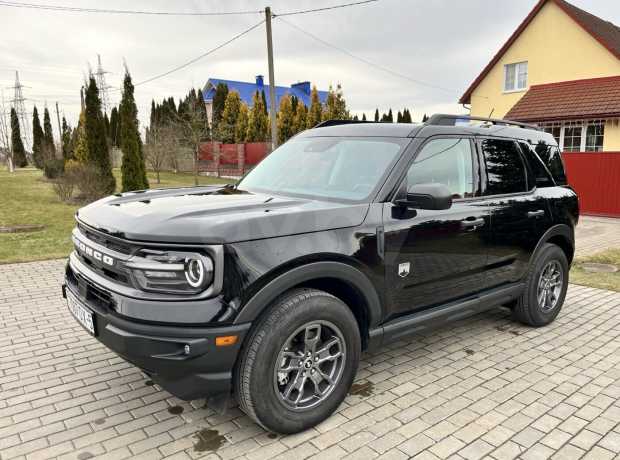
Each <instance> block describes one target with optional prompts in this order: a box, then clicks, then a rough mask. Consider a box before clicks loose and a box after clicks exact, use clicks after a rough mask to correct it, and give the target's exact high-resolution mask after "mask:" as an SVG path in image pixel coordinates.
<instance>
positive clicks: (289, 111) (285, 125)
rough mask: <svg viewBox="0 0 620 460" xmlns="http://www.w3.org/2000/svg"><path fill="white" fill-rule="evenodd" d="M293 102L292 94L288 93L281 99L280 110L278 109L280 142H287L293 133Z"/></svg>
mask: <svg viewBox="0 0 620 460" xmlns="http://www.w3.org/2000/svg"><path fill="white" fill-rule="evenodd" d="M293 121H294V114H293V103H292V101H291V96H289V95H288V94H286V95H285V96H283V97H282V98H281V99H280V110H278V144H283V143H285V142H286V141H287V140H288V139H289V138H290V137H291V136H292V135H293V134H294V133H293Z"/></svg>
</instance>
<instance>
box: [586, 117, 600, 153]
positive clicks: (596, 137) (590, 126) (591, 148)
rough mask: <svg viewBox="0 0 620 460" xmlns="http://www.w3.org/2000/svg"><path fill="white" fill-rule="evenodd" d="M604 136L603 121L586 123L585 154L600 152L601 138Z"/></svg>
mask: <svg viewBox="0 0 620 460" xmlns="http://www.w3.org/2000/svg"><path fill="white" fill-rule="evenodd" d="M604 134H605V120H589V121H588V122H587V123H586V139H585V141H586V145H585V151H586V152H601V151H602V150H603V136H604Z"/></svg>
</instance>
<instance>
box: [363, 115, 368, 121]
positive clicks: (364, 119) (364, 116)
mask: <svg viewBox="0 0 620 460" xmlns="http://www.w3.org/2000/svg"><path fill="white" fill-rule="evenodd" d="M362 121H367V120H366V114H365V113H363V114H362Z"/></svg>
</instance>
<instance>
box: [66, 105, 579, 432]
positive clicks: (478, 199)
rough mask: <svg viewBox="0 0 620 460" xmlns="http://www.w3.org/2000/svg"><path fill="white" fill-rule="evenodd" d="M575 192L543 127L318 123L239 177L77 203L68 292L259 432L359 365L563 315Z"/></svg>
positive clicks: (77, 305)
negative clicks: (453, 337)
mask: <svg viewBox="0 0 620 460" xmlns="http://www.w3.org/2000/svg"><path fill="white" fill-rule="evenodd" d="M578 216H579V212H578V201H577V196H576V195H575V193H574V192H573V190H572V189H571V188H570V187H569V186H568V185H567V182H566V177H565V175H564V168H563V164H562V159H561V156H560V152H559V149H558V146H557V144H556V142H555V141H554V138H553V137H552V135H551V134H548V133H545V132H543V131H540V130H538V129H536V128H535V127H533V126H528V125H522V124H518V123H513V122H508V121H505V120H492V119H476V118H473V117H460V116H451V115H435V116H433V117H431V118H430V120H429V121H427V122H426V123H424V124H391V123H352V122H336V121H333V122H325V123H323V124H321V125H319V126H318V127H317V128H315V129H311V130H308V131H305V132H303V133H301V134H299V135H297V136H295V137H294V138H293V139H291V140H290V141H288V142H287V143H285V144H284V145H282V146H281V147H279V148H278V149H276V150H275V151H274V152H273V153H271V154H270V155H269V156H268V157H267V158H265V159H264V160H263V161H262V162H261V163H260V164H259V165H258V166H257V167H256V168H254V169H253V170H252V171H251V172H250V173H249V174H247V175H246V176H245V177H244V178H243V179H242V180H241V181H240V182H239V183H238V184H237V185H235V186H231V185H227V186H208V187H192V188H177V189H162V190H149V191H137V192H128V193H122V194H117V195H114V196H110V197H107V198H104V199H102V200H99V201H97V202H95V203H92V204H90V205H88V206H86V207H84V208H82V209H80V210H79V211H78V213H77V215H76V220H77V226H76V228H75V229H74V231H73V242H74V245H75V250H74V251H73V252H72V254H71V255H70V257H69V261H68V264H67V267H66V280H65V286H63V292H64V294H65V296H66V298H67V301H68V305H69V309H70V311H71V312H72V313H73V315H74V316H75V318H76V319H77V320H78V321H79V322H80V323H81V324H82V325H83V326H84V328H85V329H86V330H87V331H88V332H89V333H90V334H92V335H93V336H95V337H96V338H97V339H98V340H99V341H101V342H102V343H103V344H105V345H106V346H107V347H109V348H110V349H111V350H113V351H114V352H116V353H117V354H118V355H120V356H121V357H123V358H124V359H126V360H127V361H129V362H131V363H133V364H135V365H136V366H138V367H139V368H140V369H142V370H143V371H144V372H145V373H146V374H147V375H149V376H151V378H152V379H153V380H154V381H155V382H157V383H158V384H160V385H161V387H163V388H164V389H166V390H168V391H169V392H170V393H172V394H174V395H176V396H178V397H180V398H183V399H195V398H201V397H206V398H209V404H211V405H212V406H213V407H216V408H224V407H226V404H227V402H228V398H229V396H230V395H234V396H235V397H236V398H237V400H238V402H239V404H240V406H241V408H242V409H243V410H244V411H245V412H246V413H247V414H248V415H249V416H250V417H251V418H252V419H254V420H255V421H256V422H257V423H259V424H260V425H262V426H263V427H265V428H266V429H268V430H272V431H276V432H280V433H293V432H298V431H301V430H304V429H306V428H308V427H311V426H313V425H315V424H317V423H319V422H321V421H322V420H324V419H325V418H326V417H328V416H329V415H330V414H331V413H332V412H333V411H334V410H335V409H336V408H337V407H338V405H339V404H340V403H341V402H342V400H343V399H344V397H345V395H346V394H347V391H348V390H349V388H350V386H351V384H352V382H353V379H354V377H355V374H356V370H357V366H358V362H359V359H360V353H361V352H362V351H363V350H368V349H375V348H376V347H378V346H381V345H383V344H386V343H388V342H390V341H394V340H398V339H403V338H406V337H414V338H415V335H416V334H418V333H419V332H421V331H424V330H426V329H428V328H430V327H433V326H437V325H443V324H447V323H450V322H453V321H456V320H459V319H461V318H463V317H466V316H468V315H473V314H477V313H479V312H482V311H484V310H487V309H490V308H494V307H497V306H500V305H503V306H505V307H508V308H510V309H512V312H513V315H514V317H515V318H516V319H517V320H518V321H520V322H522V323H524V324H527V325H530V326H534V327H538V326H544V325H546V324H549V323H550V322H551V321H553V320H554V318H555V317H556V316H557V315H558V313H559V312H560V309H561V308H562V304H563V302H564V297H565V295H566V289H567V283H568V271H569V266H570V264H571V261H572V259H573V253H574V228H575V225H576V224H577V220H578Z"/></svg>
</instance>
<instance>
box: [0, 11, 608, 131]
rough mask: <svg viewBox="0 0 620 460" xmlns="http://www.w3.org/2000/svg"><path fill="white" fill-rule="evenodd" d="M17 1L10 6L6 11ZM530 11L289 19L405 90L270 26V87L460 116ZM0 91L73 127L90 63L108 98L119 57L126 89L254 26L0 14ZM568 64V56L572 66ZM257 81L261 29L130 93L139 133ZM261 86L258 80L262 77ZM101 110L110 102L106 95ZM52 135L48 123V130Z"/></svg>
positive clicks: (279, 25)
mask: <svg viewBox="0 0 620 460" xmlns="http://www.w3.org/2000/svg"><path fill="white" fill-rule="evenodd" d="M17 1H21V0H17ZM32 1H36V2H37V3H47V4H50V5H66V6H80V7H92V8H112V9H128V8H131V9H142V10H157V11H185V12H212V11H238V10H260V9H262V8H264V7H265V6H267V5H271V7H272V10H273V12H274V13H276V14H277V13H278V12H284V11H290V10H297V9H304V8H316V7H321V6H330V5H335V4H339V3H347V2H348V1H350V0H313V1H306V0H304V1H295V2H293V1H285V0H272V1H263V0H260V1H251V0H228V1H226V2H222V1H213V0H201V1H198V0H181V1H175V2H172V1H165V0H149V1H145V0H133V1H131V2H126V1H121V0H108V1H106V2H100V1H99V2H98V1H94V0H79V1H78V0H73V1H71V0H32ZM535 3H536V0H519V1H511V0H501V1H500V0H469V1H467V2H463V1H456V0H432V1H429V0H426V1H422V0H379V1H378V2H376V3H371V4H367V5H362V6H354V7H350V8H343V9H337V10H331V11H326V12H318V13H312V14H303V15H295V16H288V17H286V18H285V19H286V20H287V21H289V22H291V23H294V24H295V25H297V26H299V27H301V28H303V29H305V30H307V31H309V32H311V33H313V34H315V35H317V36H319V37H320V38H321V39H322V40H324V41H326V42H328V43H330V44H333V45H335V46H338V47H340V48H343V49H345V50H347V51H349V52H351V53H353V54H355V55H358V56H360V57H362V58H364V59H366V60H368V61H372V62H374V63H377V64H379V65H381V66H383V67H385V68H388V69H390V70H392V71H393V72H396V73H399V74H403V75H406V76H407V77H409V78H410V79H413V80H417V81H419V82H425V83H428V84H430V85H432V86H434V87H438V88H441V89H438V88H433V87H429V86H424V85H423V84H420V83H415V82H413V81H409V80H406V79H404V78H400V77H398V76H395V75H392V74H390V73H386V72H384V71H383V70H381V69H379V68H375V67H371V66H369V65H367V64H364V63H362V62H359V61H356V60H355V59H352V58H351V57H349V56H347V55H345V54H342V53H341V52H339V51H337V50H336V49H333V48H330V47H328V46H326V45H325V44H322V43H319V42H317V41H315V40H313V39H312V38H311V37H308V36H307V35H304V34H302V33H300V32H299V31H298V30H295V29H293V28H291V27H290V26H289V25H288V24H286V23H284V22H282V21H281V20H278V19H275V20H274V22H273V35H274V55H275V79H276V84H278V85H290V84H291V83H294V82H297V81H303V80H309V81H311V82H312V83H313V84H316V85H317V87H318V88H319V89H327V88H328V86H329V85H330V84H334V85H335V84H336V83H340V84H342V87H343V90H344V94H345V97H346V100H347V104H348V106H349V108H350V109H351V110H352V112H354V113H358V114H361V113H362V112H365V113H366V115H367V116H369V117H371V116H372V114H373V113H374V110H375V107H378V108H379V110H380V111H387V109H388V108H390V107H391V108H392V110H393V111H394V113H396V111H397V110H399V109H401V108H402V107H404V106H406V107H408V108H410V109H411V112H412V115H413V118H414V121H418V120H419V119H420V118H421V117H422V115H423V114H424V113H427V114H431V113H433V112H440V111H447V112H455V111H456V112H461V111H462V107H460V106H459V105H458V104H457V103H456V102H457V100H458V98H459V96H460V95H461V94H462V92H463V91H464V90H465V89H466V87H467V86H468V85H469V84H470V82H471V81H472V80H473V79H474V78H475V77H476V76H477V74H478V73H479V72H480V70H481V69H482V67H483V66H484V65H486V63H487V62H488V61H489V59H490V58H491V57H492V56H493V54H494V53H495V52H496V51H497V50H498V49H499V47H500V46H501V45H502V44H503V43H504V41H505V40H506V39H507V38H508V37H509V35H510V34H511V33H512V32H513V31H514V29H515V28H516V27H517V26H518V24H519V23H520V22H521V21H522V20H523V18H524V17H525V16H526V15H527V14H528V12H529V11H530V10H531V8H532V7H533V6H534V4H535ZM572 3H574V4H575V5H577V6H579V7H580V8H583V9H585V10H587V11H589V12H591V13H593V14H596V15H598V16H600V17H602V18H605V19H607V20H609V21H611V22H614V23H615V24H620V8H618V0H573V2H572ZM0 18H2V19H1V20H0V56H1V57H0V86H1V87H2V88H3V91H4V98H5V101H6V104H7V106H8V105H9V102H10V99H12V97H13V90H12V89H9V88H8V87H11V86H13V84H14V79H15V70H19V74H20V79H21V82H22V84H24V85H26V86H27V88H24V96H25V97H26V98H28V101H27V103H26V108H27V110H28V112H29V116H30V117H31V111H32V105H33V103H34V102H36V104H37V105H38V106H40V107H42V106H43V105H44V104H45V102H47V104H48V106H49V107H50V108H52V107H53V106H54V104H55V102H58V103H59V105H60V108H61V112H62V113H61V116H62V114H63V113H64V114H65V115H66V117H67V119H68V121H69V122H70V123H71V124H75V123H76V120H77V116H78V113H79V100H80V99H79V88H80V86H81V84H82V81H83V75H84V74H85V73H87V69H88V64H89V63H90V65H91V66H92V67H93V68H96V64H97V54H100V55H101V59H102V62H103V66H104V68H105V70H107V71H109V72H110V73H109V74H107V75H106V77H107V82H108V84H109V85H110V86H112V87H114V88H119V87H120V85H121V82H122V73H123V67H122V62H123V58H124V59H125V60H126V62H127V65H128V67H129V70H130V72H131V75H132V77H133V79H134V82H137V81H141V80H145V79H147V78H150V77H152V76H154V75H157V74H159V73H162V72H165V71H166V70H169V69H171V68H173V67H175V66H177V65H179V64H181V63H183V62H185V61H187V60H189V59H192V58H194V57H196V56H197V55H199V54H201V53H203V52H205V51H207V50H209V49H211V48H213V47H215V46H217V45H219V44H220V43H222V42H224V41H226V40H227V39H229V38H231V37H232V36H233V35H235V34H236V33H238V32H240V31H242V30H244V29H246V28H248V27H250V26H251V25H253V24H255V23H257V22H259V21H260V20H261V19H262V18H263V17H262V16H261V15H258V14H255V15H242V16H216V17H205V16H201V17H190V16H144V15H115V14H94V13H72V12H55V11H45V10H33V9H18V8H10V7H5V6H0ZM575 58H576V59H578V58H579V57H578V56H575ZM258 74H264V75H267V54H266V39H265V29H264V25H263V26H261V27H259V28H257V29H255V30H253V31H252V32H250V33H249V34H247V35H245V36H244V37H242V38H241V39H239V40H237V41H235V42H234V43H231V44H230V45H228V46H226V47H224V48H222V49H221V50H219V51H217V52H216V53H214V54H212V55H210V56H208V57H206V58H204V59H202V60H200V61H199V62H197V63H195V64H194V65H192V66H190V67H188V68H186V69H183V70H181V71H179V72H176V73H174V74H172V75H170V76H167V77H165V78H161V79H159V80H156V81H153V82H151V83H148V84H145V85H142V86H138V87H137V88H136V98H137V103H138V109H139V112H140V120H141V124H142V127H144V124H145V122H146V121H147V120H148V117H149V109H150V101H151V99H153V98H155V99H161V98H163V97H169V96H174V97H175V99H177V100H178V98H179V97H181V96H182V95H184V94H185V93H187V91H188V90H189V88H190V87H192V86H194V87H199V86H200V87H202V86H203V85H204V84H205V82H206V81H207V79H208V78H209V77H218V78H226V79H233V80H245V81H252V80H253V79H254V76H255V75H258ZM265 82H267V77H265ZM110 96H111V99H112V102H116V103H117V102H118V101H119V99H120V93H119V92H118V91H115V92H114V91H112V92H110ZM54 131H55V132H54V134H55V136H56V135H57V133H56V124H54Z"/></svg>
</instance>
